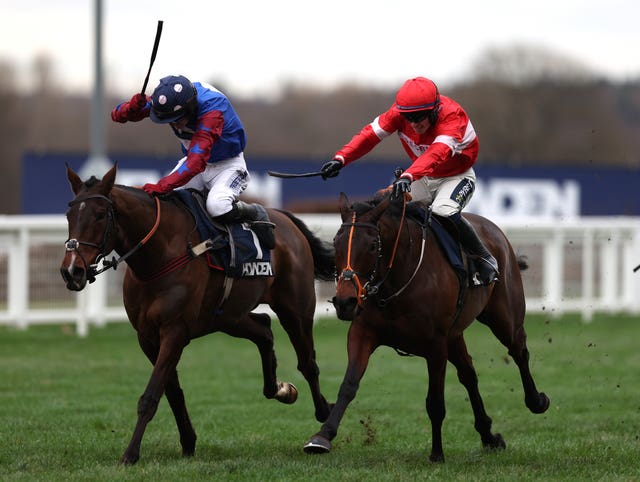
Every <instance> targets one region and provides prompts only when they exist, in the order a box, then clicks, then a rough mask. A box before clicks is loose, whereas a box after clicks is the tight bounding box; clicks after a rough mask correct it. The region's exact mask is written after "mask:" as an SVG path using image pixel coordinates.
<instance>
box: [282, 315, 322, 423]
mask: <svg viewBox="0 0 640 482" xmlns="http://www.w3.org/2000/svg"><path fill="white" fill-rule="evenodd" d="M274 305H275V303H274ZM274 311H275V312H276V313H277V315H278V319H279V320H280V323H281V325H282V327H283V328H284V330H285V331H286V332H287V335H288V336H289V340H290V341H291V345H292V346H293V348H294V350H295V351H296V356H297V358H298V370H299V371H300V373H302V375H303V376H304V378H305V380H307V383H308V384H309V389H310V390H311V397H312V398H313V405H314V407H315V417H316V420H317V421H318V422H324V421H326V420H327V418H328V417H329V413H330V412H331V405H330V404H329V403H328V402H327V400H326V399H325V397H324V396H323V395H322V392H321V391H320V380H319V375H320V369H319V368H318V364H317V362H316V351H315V347H314V342H313V308H311V309H310V310H306V311H309V313H306V314H302V313H300V312H298V313H296V312H295V311H294V310H292V309H291V308H288V307H285V306H282V305H277V306H275V307H274Z"/></svg>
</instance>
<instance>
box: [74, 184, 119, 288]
mask: <svg viewBox="0 0 640 482" xmlns="http://www.w3.org/2000/svg"><path fill="white" fill-rule="evenodd" d="M90 199H99V200H103V201H106V202H107V203H108V204H107V205H108V209H107V224H106V227H105V229H104V233H103V235H102V241H101V242H100V244H97V243H92V242H90V241H79V240H77V239H75V238H69V239H67V241H65V243H64V248H65V250H66V251H73V252H74V253H76V254H77V255H78V257H79V258H80V259H81V260H82V262H83V264H84V265H85V267H86V270H87V281H89V283H93V282H94V281H95V280H96V276H97V275H99V274H100V273H102V272H103V271H105V270H107V269H109V268H111V267H113V268H114V269H115V267H116V266H117V264H118V261H116V260H115V257H114V258H113V259H112V260H107V259H106V254H105V250H106V247H107V243H108V242H109V238H110V237H111V236H112V233H113V232H114V230H115V212H114V210H113V202H112V201H111V199H110V198H108V197H107V196H104V195H102V194H89V195H88V196H82V197H79V198H76V199H74V200H73V201H71V202H70V203H69V207H72V206H75V205H76V204H80V203H83V202H85V201H88V200H90ZM81 245H82V246H90V247H92V248H96V249H97V250H98V251H99V253H100V254H98V257H97V258H96V262H95V263H94V264H91V265H90V264H88V263H87V262H86V260H85V259H84V257H83V256H82V254H81V253H80V251H79V250H78V248H79V247H80V246H81ZM101 261H102V268H99V265H100V262H101ZM112 263H115V264H112Z"/></svg>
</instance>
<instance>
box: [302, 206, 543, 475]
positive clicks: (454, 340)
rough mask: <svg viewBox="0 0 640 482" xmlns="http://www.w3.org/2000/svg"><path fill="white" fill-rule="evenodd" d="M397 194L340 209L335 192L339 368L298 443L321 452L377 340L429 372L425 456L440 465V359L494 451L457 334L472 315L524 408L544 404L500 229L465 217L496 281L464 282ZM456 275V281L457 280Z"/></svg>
mask: <svg viewBox="0 0 640 482" xmlns="http://www.w3.org/2000/svg"><path fill="white" fill-rule="evenodd" d="M411 211H412V210H411V206H409V207H408V205H407V202H406V199H405V198H400V199H398V200H393V199H392V198H391V197H390V196H389V195H386V196H384V197H380V196H379V197H377V198H375V199H373V200H372V201H370V202H368V203H356V204H354V205H350V204H349V202H348V200H347V197H346V196H345V195H344V194H342V195H341V196H340V213H341V216H342V226H341V227H340V229H339V231H338V232H337V234H336V236H335V238H334V247H335V251H336V267H337V268H338V271H337V273H339V276H338V281H337V286H336V295H335V297H334V299H333V301H334V305H335V307H336V312H337V314H338V317H339V318H340V319H342V320H347V321H351V325H350V327H349V333H348V338H347V352H348V364H347V370H346V373H345V376H344V380H343V382H342V385H341V386H340V390H339V392H338V399H337V401H336V403H335V405H334V406H333V409H332V410H331V414H330V415H329V418H328V419H327V421H326V422H324V424H323V425H322V427H321V429H320V431H319V432H318V433H316V434H315V435H314V436H313V437H311V439H310V440H309V441H308V442H307V443H306V444H305V446H304V450H305V451H306V452H308V453H326V452H329V451H330V450H331V440H333V439H334V437H335V436H336V435H337V432H338V426H339V425H340V421H341V420H342V417H343V415H344V413H345V411H346V409H347V406H348V405H349V403H350V402H351V401H352V400H353V399H354V398H355V396H356V392H357V390H358V387H359V385H360V381H361V379H362V377H363V376H364V373H365V370H366V368H367V364H368V362H369V357H370V356H371V354H372V353H373V352H374V350H375V349H376V348H377V347H378V346H381V345H386V346H390V347H392V348H395V349H396V350H397V351H399V352H404V353H405V354H412V355H417V356H421V357H424V358H425V359H426V360H427V367H428V372H429V388H428V392H427V398H426V409H427V414H428V415H429V419H430V420H431V444H432V445H431V454H430V457H429V458H430V460H431V461H434V462H442V461H444V453H443V449H442V422H443V420H444V417H445V403H444V386H445V371H446V365H447V361H450V362H451V363H452V364H453V365H454V366H455V367H456V370H457V373H458V379H459V380H460V382H461V383H462V384H463V385H464V387H465V388H466V390H467V392H468V394H469V400H470V402H471V408H472V409H473V414H474V418H475V428H476V430H477V431H478V433H479V434H480V439H481V441H482V444H483V446H485V447H487V448H493V449H497V448H504V447H505V442H504V439H503V438H502V436H501V435H500V434H493V433H492V432H491V423H492V421H491V418H489V416H488V415H487V413H486V411H485V408H484V404H483V401H482V398H481V396H480V392H479V390H478V378H477V375H476V372H475V369H474V367H473V364H472V362H471V357H470V356H469V354H468V352H467V347H466V344H465V340H464V336H463V332H464V330H465V329H466V328H467V327H468V326H469V325H470V324H471V323H472V322H473V321H474V320H475V319H477V320H478V321H480V322H481V323H483V324H485V325H487V326H488V327H489V328H490V329H491V331H492V332H493V334H494V335H495V336H496V337H497V338H498V339H499V340H500V342H501V343H502V344H503V345H504V346H506V347H507V348H508V350H509V354H510V355H511V356H512V357H513V359H514V360H515V362H516V364H517V366H518V368H519V370H520V376H521V378H522V385H523V387H524V393H525V404H526V406H527V407H528V408H529V410H531V412H533V413H542V412H544V411H546V410H547V408H548V407H549V398H548V397H547V396H546V395H545V394H544V393H541V392H538V390H537V389H536V385H535V383H534V381H533V378H532V376H531V372H530V370H529V351H528V349H527V345H526V334H525V330H524V326H523V325H524V317H525V298H524V290H523V286H522V279H521V275H520V270H521V269H522V268H525V267H526V265H525V263H524V260H522V259H518V258H517V257H516V255H515V254H514V252H513V249H512V247H511V245H510V243H509V241H508V240H507V238H506V237H505V235H504V233H503V232H502V231H501V230H500V229H499V228H498V227H497V226H496V225H495V224H493V223H491V222H490V221H488V220H487V219H485V218H482V217H480V216H476V215H472V214H466V215H465V216H466V217H467V219H468V220H469V221H470V222H471V223H472V224H473V225H474V227H475V229H476V230H477V232H478V233H479V235H480V236H481V237H482V239H483V241H484V242H485V244H486V245H487V247H488V249H490V250H491V252H492V253H493V255H494V256H495V257H496V259H497V260H498V264H499V267H500V281H499V282H497V283H493V284H490V285H489V286H472V287H471V286H467V285H465V284H464V283H463V282H461V278H460V277H459V276H458V274H457V273H456V272H455V271H454V268H453V267H452V266H451V263H450V262H449V260H448V259H447V258H446V257H445V255H444V252H443V249H441V246H440V244H439V242H438V241H437V240H436V238H435V236H434V232H433V230H432V228H431V227H430V226H429V224H428V222H424V221H425V218H426V219H428V217H426V216H423V217H422V218H419V217H418V216H417V215H416V216H411V215H409V213H410V212H411ZM465 281H466V280H465Z"/></svg>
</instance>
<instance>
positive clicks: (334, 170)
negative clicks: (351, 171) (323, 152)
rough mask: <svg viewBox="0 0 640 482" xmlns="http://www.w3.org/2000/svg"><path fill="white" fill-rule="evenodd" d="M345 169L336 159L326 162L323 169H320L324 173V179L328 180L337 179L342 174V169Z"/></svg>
mask: <svg viewBox="0 0 640 482" xmlns="http://www.w3.org/2000/svg"><path fill="white" fill-rule="evenodd" d="M343 167H344V165H343V164H342V163H341V162H340V161H338V160H336V159H333V160H331V161H329V162H325V163H324V165H323V166H322V169H320V172H321V173H322V179H324V180H326V179H327V178H329V177H336V176H337V175H338V173H339V172H340V169H342V168H343Z"/></svg>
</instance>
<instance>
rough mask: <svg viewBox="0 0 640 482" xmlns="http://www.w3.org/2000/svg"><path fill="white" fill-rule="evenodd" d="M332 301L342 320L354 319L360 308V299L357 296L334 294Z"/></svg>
mask: <svg viewBox="0 0 640 482" xmlns="http://www.w3.org/2000/svg"><path fill="white" fill-rule="evenodd" d="M331 302H332V303H333V306H334V307H335V309H336V315H337V316H338V318H339V319H340V320H342V321H352V320H353V319H354V318H355V316H356V315H357V314H358V311H359V310H360V306H359V305H358V299H357V298H356V297H355V296H350V297H347V298H342V297H338V296H334V297H333V299H332V300H331Z"/></svg>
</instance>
